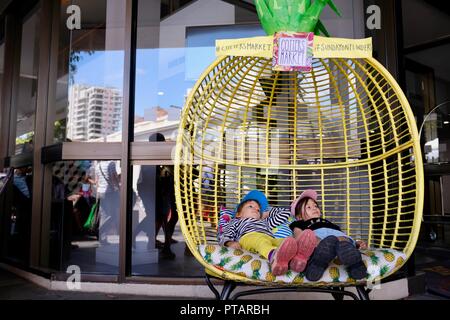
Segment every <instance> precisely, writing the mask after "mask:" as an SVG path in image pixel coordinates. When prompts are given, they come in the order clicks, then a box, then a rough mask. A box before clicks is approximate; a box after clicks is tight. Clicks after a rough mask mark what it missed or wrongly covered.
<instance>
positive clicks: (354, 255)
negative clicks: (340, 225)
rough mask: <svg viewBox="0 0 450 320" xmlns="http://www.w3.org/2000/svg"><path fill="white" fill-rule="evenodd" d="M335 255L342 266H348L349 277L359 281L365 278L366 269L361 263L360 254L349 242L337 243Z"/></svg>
mask: <svg viewBox="0 0 450 320" xmlns="http://www.w3.org/2000/svg"><path fill="white" fill-rule="evenodd" d="M336 254H337V256H338V258H339V260H340V261H341V262H342V264H344V265H346V266H348V273H349V275H350V277H352V278H353V279H355V280H360V279H362V278H365V277H366V276H367V268H366V266H365V265H364V263H363V262H362V258H361V252H359V250H358V249H357V248H356V247H355V246H354V245H353V244H352V243H350V242H349V241H339V243H338V245H337V249H336Z"/></svg>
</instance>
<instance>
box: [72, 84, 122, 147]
mask: <svg viewBox="0 0 450 320" xmlns="http://www.w3.org/2000/svg"><path fill="white" fill-rule="evenodd" d="M122 99H123V98H122V95H121V93H120V91H119V90H118V89H116V88H109V87H97V86H87V85H81V84H76V85H74V86H72V87H71V88H70V89H69V114H68V125H67V138H69V139H71V140H72V141H91V140H93V139H98V138H101V137H106V136H107V135H109V134H112V133H115V132H118V131H120V130H121V120H120V119H121V116H122Z"/></svg>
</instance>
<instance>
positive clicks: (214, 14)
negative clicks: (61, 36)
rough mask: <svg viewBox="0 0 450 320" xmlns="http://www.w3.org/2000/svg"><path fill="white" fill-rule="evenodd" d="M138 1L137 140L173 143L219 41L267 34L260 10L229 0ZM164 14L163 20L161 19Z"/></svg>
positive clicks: (135, 129) (135, 137) (135, 135)
mask: <svg viewBox="0 0 450 320" xmlns="http://www.w3.org/2000/svg"><path fill="white" fill-rule="evenodd" d="M167 10H169V9H168V7H167V6H166V4H165V1H139V2H138V12H139V15H138V31H137V51H136V91H135V120H134V140H135V141H148V138H149V136H150V135H151V134H152V133H154V132H160V133H162V134H164V135H165V137H166V141H174V140H175V139H176V132H177V128H178V124H179V119H180V115H181V110H182V108H183V105H184V102H185V100H186V98H187V95H188V94H189V91H190V90H191V89H192V87H193V86H194V84H195V83H196V81H197V79H198V78H199V76H200V75H201V73H202V72H203V70H205V69H206V67H208V65H209V64H210V63H211V62H213V61H214V60H215V40H216V39H228V38H243V37H252V36H262V35H265V33H264V31H263V30H262V28H261V26H260V24H259V22H258V18H257V15H256V13H254V12H250V11H248V10H245V9H243V8H241V7H239V6H235V5H231V4H229V3H226V2H224V1H218V0H214V1H211V0H209V1H204V0H202V1H190V2H187V3H186V4H185V5H184V6H183V7H181V8H179V9H178V10H173V11H172V12H170V11H167ZM161 17H162V18H161Z"/></svg>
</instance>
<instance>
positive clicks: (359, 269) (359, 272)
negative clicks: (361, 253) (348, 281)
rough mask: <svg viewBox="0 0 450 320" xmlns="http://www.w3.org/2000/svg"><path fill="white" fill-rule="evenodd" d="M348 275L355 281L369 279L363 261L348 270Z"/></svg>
mask: <svg viewBox="0 0 450 320" xmlns="http://www.w3.org/2000/svg"><path fill="white" fill-rule="evenodd" d="M348 274H349V275H350V277H352V278H353V279H355V280H361V279H363V278H365V277H367V267H366V265H365V264H364V263H363V262H362V261H361V262H358V263H355V264H354V265H351V266H350V267H349V268H348Z"/></svg>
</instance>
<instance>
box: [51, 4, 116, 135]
mask: <svg viewBox="0 0 450 320" xmlns="http://www.w3.org/2000/svg"><path fill="white" fill-rule="evenodd" d="M68 5H78V6H79V7H80V8H81V12H82V19H81V29H79V30H77V29H74V30H72V31H71V30H68V29H67V27H66V19H67V14H66V10H67V6H68ZM60 17H61V19H60V39H59V48H60V49H59V55H58V79H57V87H56V97H55V102H54V103H55V104H54V106H53V109H54V110H53V112H54V114H55V126H54V140H55V142H58V141H65V140H66V139H67V140H68V141H89V142H95V141H97V142H101V141H121V139H122V134H121V130H122V108H123V92H122V90H123V66H124V36H125V33H124V26H125V25H124V23H125V0H119V1H105V0H103V1H95V2H92V1H86V0H78V1H72V2H70V3H67V1H62V0H61V12H60Z"/></svg>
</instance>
